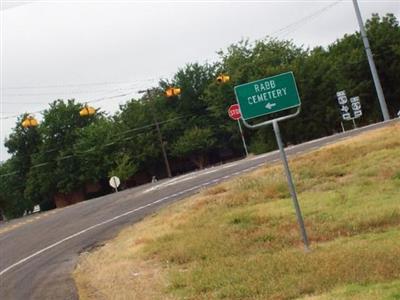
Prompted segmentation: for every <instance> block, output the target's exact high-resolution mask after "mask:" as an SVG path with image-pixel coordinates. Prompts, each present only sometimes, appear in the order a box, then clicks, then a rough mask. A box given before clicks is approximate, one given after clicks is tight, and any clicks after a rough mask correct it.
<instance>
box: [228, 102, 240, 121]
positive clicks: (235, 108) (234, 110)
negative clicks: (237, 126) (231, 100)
mask: <svg viewBox="0 0 400 300" xmlns="http://www.w3.org/2000/svg"><path fill="white" fill-rule="evenodd" d="M228 115H229V117H230V118H231V119H233V120H239V119H240V118H241V116H242V114H241V113H240V108H239V104H233V105H231V106H230V107H229V109H228Z"/></svg>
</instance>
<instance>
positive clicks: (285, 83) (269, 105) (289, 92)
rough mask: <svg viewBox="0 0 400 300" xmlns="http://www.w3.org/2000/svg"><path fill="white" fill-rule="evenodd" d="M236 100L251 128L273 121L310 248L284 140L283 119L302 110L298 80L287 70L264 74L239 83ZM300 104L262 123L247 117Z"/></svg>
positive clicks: (297, 214)
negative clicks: (255, 122)
mask: <svg viewBox="0 0 400 300" xmlns="http://www.w3.org/2000/svg"><path fill="white" fill-rule="evenodd" d="M235 95H236V100H237V102H238V104H239V106H240V112H241V114H242V120H243V123H244V124H245V125H246V127H248V128H252V129H254V128H258V127H261V126H266V125H270V124H272V126H273V128H274V132H275V136H276V141H277V144H278V147H279V151H280V155H281V159H282V163H283V166H284V169H285V173H286V177H287V181H288V186H289V191H290V194H291V196H292V200H293V206H294V209H295V211H296V216H297V222H298V224H299V227H300V233H301V236H302V238H303V242H304V247H305V250H306V251H309V241H308V236H307V231H306V228H305V225H304V220H303V216H302V213H301V209H300V205H299V201H298V199H297V193H296V188H295V185H294V183H293V178H292V174H291V172H290V169H289V164H288V160H287V157H286V153H285V149H284V146H283V143H282V138H281V133H280V130H279V125H278V122H279V121H283V120H287V119H289V118H293V117H295V116H297V115H298V114H299V113H300V105H301V103H300V97H299V93H298V91H297V86H296V82H295V79H294V75H293V73H292V72H288V73H283V74H280V75H277V76H273V77H268V78H264V79H261V80H257V81H254V82H250V83H246V84H242V85H238V86H236V87H235ZM291 108H297V111H296V112H295V113H292V114H289V115H284V116H282V117H277V118H274V119H272V120H267V121H263V122H261V123H258V124H253V125H251V124H249V123H248V122H247V120H249V119H253V118H257V117H261V116H266V115H269V114H272V113H276V112H279V111H287V110H288V109H291Z"/></svg>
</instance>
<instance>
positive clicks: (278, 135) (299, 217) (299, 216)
mask: <svg viewBox="0 0 400 300" xmlns="http://www.w3.org/2000/svg"><path fill="white" fill-rule="evenodd" d="M272 126H273V127H274V131H275V136H276V142H277V143H278V146H279V151H280V154H281V159H282V162H283V166H284V168H285V173H286V177H287V181H288V185H289V190H290V194H291V196H292V200H293V205H294V208H295V210H296V216H297V222H298V223H299V226H300V232H301V235H302V237H303V242H304V247H305V249H306V251H309V250H310V248H309V242H308V237H307V231H306V227H305V225H304V221H303V216H302V214H301V210H300V205H299V201H298V200H297V194H296V188H295V186H294V183H293V179H292V174H291V172H290V169H289V164H288V161H287V157H286V153H285V149H284V147H283V143H282V138H281V133H280V130H279V125H278V122H277V121H276V120H274V121H273V122H272Z"/></svg>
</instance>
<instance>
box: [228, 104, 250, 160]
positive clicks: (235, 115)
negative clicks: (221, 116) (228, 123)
mask: <svg viewBox="0 0 400 300" xmlns="http://www.w3.org/2000/svg"><path fill="white" fill-rule="evenodd" d="M228 115H229V117H230V118H231V119H232V120H236V121H237V123H238V126H239V132H240V136H241V138H242V142H243V147H244V152H245V153H246V157H247V156H249V152H248V151H247V145H246V140H245V139H244V135H243V130H242V126H241V125H240V121H239V120H240V118H241V117H242V115H241V113H240V107H239V105H238V104H233V105H231V106H230V107H229V109H228Z"/></svg>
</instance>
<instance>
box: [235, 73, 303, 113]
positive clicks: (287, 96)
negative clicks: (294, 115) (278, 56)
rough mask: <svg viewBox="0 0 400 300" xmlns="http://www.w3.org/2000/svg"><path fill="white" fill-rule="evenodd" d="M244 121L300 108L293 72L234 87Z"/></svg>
mask: <svg viewBox="0 0 400 300" xmlns="http://www.w3.org/2000/svg"><path fill="white" fill-rule="evenodd" d="M235 95H236V100H237V102H238V104H239V106H240V111H241V113H242V117H243V119H244V120H248V119H252V118H256V117H260V116H264V115H268V114H272V113H274V112H278V111H282V110H286V109H289V108H294V107H298V106H300V97H299V93H298V91H297V86H296V82H295V80H294V76H293V72H287V73H283V74H280V75H276V76H272V77H268V78H264V79H260V80H257V81H253V82H249V83H245V84H241V85H238V86H235Z"/></svg>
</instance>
